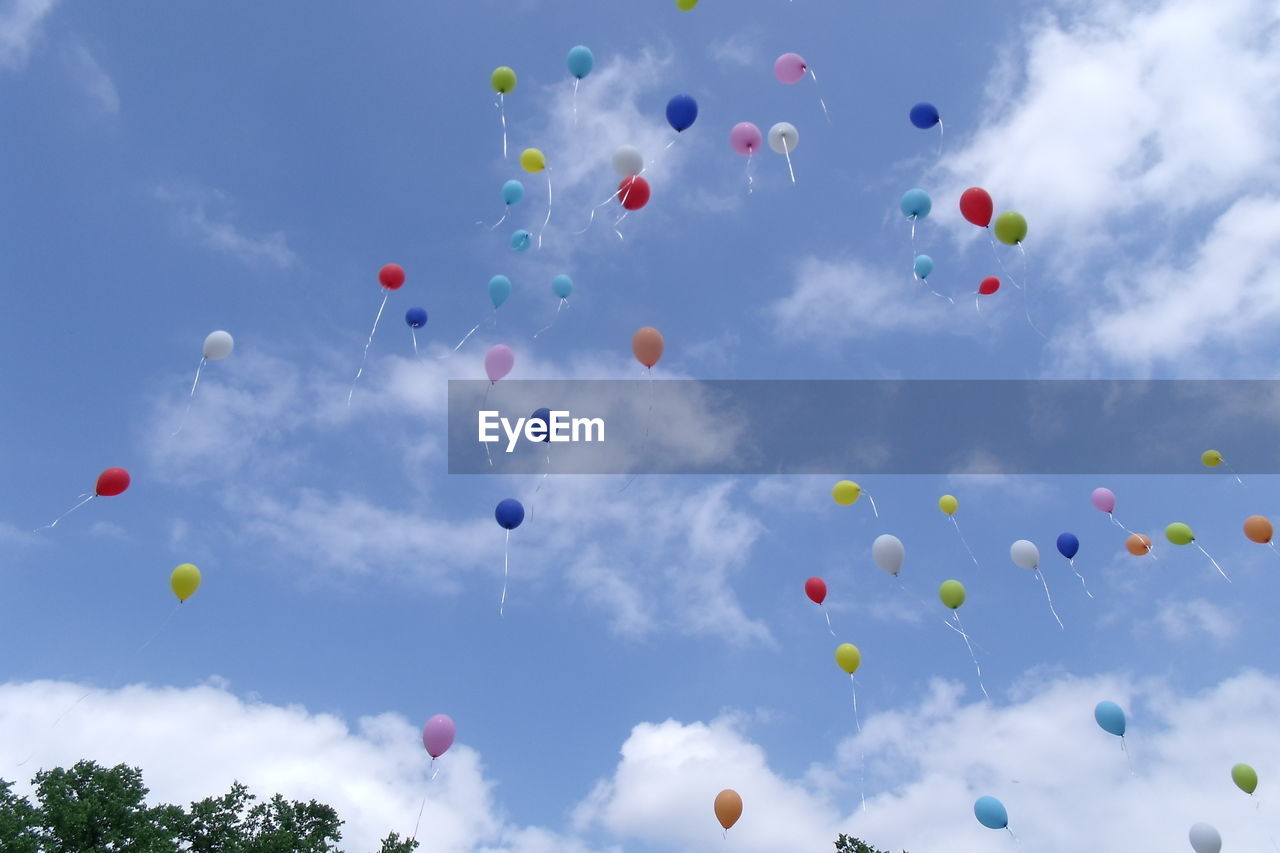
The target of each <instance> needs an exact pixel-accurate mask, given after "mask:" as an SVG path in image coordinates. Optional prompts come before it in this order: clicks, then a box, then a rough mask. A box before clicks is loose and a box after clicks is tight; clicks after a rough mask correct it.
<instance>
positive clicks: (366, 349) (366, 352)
mask: <svg viewBox="0 0 1280 853" xmlns="http://www.w3.org/2000/svg"><path fill="white" fill-rule="evenodd" d="M389 296H391V291H389V290H387V291H386V292H384V293H383V294H382V304H381V305H379V306H378V316H377V317H374V318H373V329H372V330H371V331H370V332H369V340H367V341H365V342H364V355H363V356H361V357H360V369H359V370H357V371H356V378H355V379H352V380H351V390H350V391H348V392H347V410H348V411H350V410H351V397H352V395H354V394H355V393H356V383H357V382H359V381H360V375H361V374H362V373H364V363H365V360H366V359H368V358H369V346H370V345H371V344H372V343H373V336H374V335H375V334H376V333H377V331H378V322H379V321H381V320H382V310H383V309H384V308H386V307H387V298H388V297H389Z"/></svg>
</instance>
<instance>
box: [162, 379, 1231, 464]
mask: <svg viewBox="0 0 1280 853" xmlns="http://www.w3.org/2000/svg"><path fill="white" fill-rule="evenodd" d="M208 360H209V359H207V358H205V357H204V356H201V358H200V364H198V365H197V366H196V379H195V381H194V382H192V383H191V393H190V394H189V395H188V396H187V409H186V411H184V412H183V413H182V421H181V422H180V423H179V424H178V428H177V429H175V430H174V431H173V435H177V434H178V433H180V432H182V428H183V427H184V426H186V425H187V415H190V414H191V403H192V402H193V401H194V400H195V398H196V386H197V385H199V384H200V371H201V370H203V369H204V363H205V362H206V361H208ZM173 435H171V436H169V437H170V438H173ZM1237 479H1239V478H1237Z"/></svg>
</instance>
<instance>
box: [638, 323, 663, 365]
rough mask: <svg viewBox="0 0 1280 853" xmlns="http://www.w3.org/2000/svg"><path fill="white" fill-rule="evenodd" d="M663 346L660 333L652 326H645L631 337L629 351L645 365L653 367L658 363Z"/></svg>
mask: <svg viewBox="0 0 1280 853" xmlns="http://www.w3.org/2000/svg"><path fill="white" fill-rule="evenodd" d="M665 346H666V342H665V341H663V340H662V333H661V332H659V331H658V330H657V329H655V328H654V327H653V326H645V327H644V328H643V329H640V330H639V331H637V332H636V333H635V336H634V337H632V338H631V352H632V354H633V355H634V356H635V357H636V360H637V361H639V362H640V363H641V364H643V365H644V366H645V367H653V366H654V365H655V364H657V363H658V359H660V358H662V350H663V348H664V347H665Z"/></svg>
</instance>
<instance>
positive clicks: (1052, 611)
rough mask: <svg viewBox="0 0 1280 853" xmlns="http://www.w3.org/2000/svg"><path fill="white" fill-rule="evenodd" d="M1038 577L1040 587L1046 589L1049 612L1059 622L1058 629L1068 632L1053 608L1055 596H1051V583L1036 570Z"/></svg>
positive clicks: (1045, 595) (1045, 594)
mask: <svg viewBox="0 0 1280 853" xmlns="http://www.w3.org/2000/svg"><path fill="white" fill-rule="evenodd" d="M1036 577H1038V578H1039V579H1040V585H1041V586H1043V587H1044V597H1045V598H1047V599H1049V612H1050V613H1052V614H1053V618H1054V619H1057V620H1058V627H1059V628H1061V629H1062V630H1064V631H1065V630H1067V626H1065V625H1063V624H1062V620H1061V619H1060V618H1058V611H1057V610H1055V609H1054V607H1053V596H1052V595H1050V594H1049V582H1048V581H1046V580H1045V579H1044V575H1043V574H1042V573H1041V572H1040V570H1039V569H1036Z"/></svg>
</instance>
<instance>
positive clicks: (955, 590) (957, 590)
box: [938, 581, 964, 610]
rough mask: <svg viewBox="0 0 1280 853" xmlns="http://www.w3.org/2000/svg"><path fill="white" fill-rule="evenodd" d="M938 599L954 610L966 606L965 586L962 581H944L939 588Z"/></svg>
mask: <svg viewBox="0 0 1280 853" xmlns="http://www.w3.org/2000/svg"><path fill="white" fill-rule="evenodd" d="M938 598H941V599H942V603H943V604H945V605H947V606H948V607H950V608H951V609H952V610H955V609H957V608H958V607H959V606H960V605H961V604H964V584H962V583H960V581H943V582H942V586H940V587H938Z"/></svg>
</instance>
